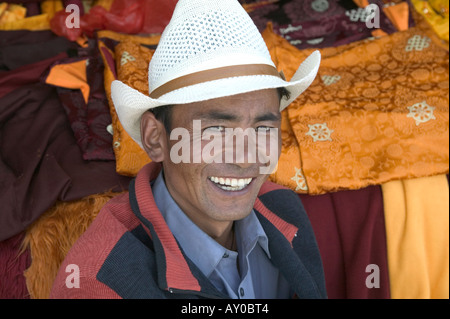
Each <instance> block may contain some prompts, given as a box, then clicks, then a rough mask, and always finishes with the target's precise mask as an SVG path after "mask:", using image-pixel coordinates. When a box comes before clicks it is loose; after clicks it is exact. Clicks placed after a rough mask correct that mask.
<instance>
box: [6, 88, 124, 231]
mask: <svg viewBox="0 0 450 319" xmlns="http://www.w3.org/2000/svg"><path fill="white" fill-rule="evenodd" d="M129 181H130V178H127V177H124V176H120V175H118V174H117V173H116V171H115V161H84V160H83V158H82V153H81V150H80V148H79V147H78V145H77V144H76V142H75V138H74V135H73V132H72V129H71V127H70V123H69V121H68V119H67V115H66V113H65V111H64V109H63V107H62V106H61V103H60V101H59V99H58V96H57V94H56V89H55V88H53V87H50V86H48V85H45V84H42V83H35V84H31V85H28V86H24V87H21V88H19V89H16V90H14V91H13V92H11V93H9V94H8V95H6V96H4V97H3V98H1V99H0V206H1V207H2V209H1V212H0V240H4V239H7V238H9V237H11V236H14V235H15V234H17V233H19V232H21V231H23V230H24V229H25V228H26V227H27V226H28V225H30V224H31V223H32V222H33V221H34V220H36V219H37V218H38V217H39V216H40V215H41V214H42V213H44V212H45V211H46V210H48V209H49V208H50V207H51V206H52V205H53V204H54V203H55V202H56V201H57V200H61V201H70V200H77V199H80V198H83V197H85V196H88V195H92V194H98V193H103V192H106V191H123V190H126V189H128V183H129Z"/></svg>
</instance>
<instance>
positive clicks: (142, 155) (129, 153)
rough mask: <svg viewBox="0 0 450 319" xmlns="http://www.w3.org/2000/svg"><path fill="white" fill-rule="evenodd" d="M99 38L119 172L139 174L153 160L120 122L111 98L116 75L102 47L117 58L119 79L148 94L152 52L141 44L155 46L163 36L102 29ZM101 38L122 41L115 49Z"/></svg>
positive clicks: (128, 174) (126, 174) (129, 174)
mask: <svg viewBox="0 0 450 319" xmlns="http://www.w3.org/2000/svg"><path fill="white" fill-rule="evenodd" d="M98 37H99V39H100V40H99V49H100V52H101V54H102V57H103V61H104V64H105V71H104V75H105V80H104V81H105V90H106V95H107V97H108V102H109V106H110V113H111V118H112V126H113V149H114V155H115V157H116V171H117V173H119V174H121V175H125V176H136V174H137V172H139V170H140V169H141V167H143V166H144V165H145V164H147V163H149V162H150V159H149V157H148V155H147V153H146V152H145V151H144V150H143V149H142V148H141V147H140V146H139V145H138V144H137V143H136V142H134V141H133V139H132V138H131V137H130V136H129V135H128V133H127V132H126V131H125V130H124V129H123V127H122V125H121V123H120V121H119V118H118V116H117V113H116V111H115V109H114V104H113V102H112V100H111V83H112V81H113V80H115V79H116V78H115V76H114V73H113V71H112V70H111V68H110V67H109V65H108V63H107V61H106V58H105V55H104V53H103V52H102V50H106V51H108V52H109V54H110V55H111V56H112V57H113V58H114V59H115V61H116V70H117V76H118V79H120V80H121V81H123V82H124V83H126V84H128V85H130V86H131V87H133V88H135V89H137V90H139V91H141V92H143V93H144V94H147V95H148V77H147V74H148V63H149V62H150V59H151V56H152V54H153V53H152V52H151V50H149V49H147V48H145V47H143V46H141V45H140V44H147V45H156V44H157V43H158V42H159V39H160V36H153V37H139V36H130V35H124V34H118V33H115V32H112V31H101V32H99V36H98ZM101 38H110V39H114V40H116V41H120V43H119V44H118V45H117V46H116V49H115V52H113V51H112V50H110V49H109V48H107V47H106V45H105V44H104V43H103V42H102V40H101ZM125 52H126V53H125ZM122 62H123V64H122Z"/></svg>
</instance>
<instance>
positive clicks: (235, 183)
mask: <svg viewBox="0 0 450 319" xmlns="http://www.w3.org/2000/svg"><path fill="white" fill-rule="evenodd" d="M209 179H210V180H211V181H212V182H213V183H215V184H216V185H217V186H218V187H220V188H222V189H223V190H227V191H239V190H242V189H244V188H245V187H247V185H248V184H250V183H251V181H252V178H222V177H215V176H211V177H210V178H209Z"/></svg>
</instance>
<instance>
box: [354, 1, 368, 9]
mask: <svg viewBox="0 0 450 319" xmlns="http://www.w3.org/2000/svg"><path fill="white" fill-rule="evenodd" d="M353 2H354V3H356V5H357V6H358V7H360V8H365V7H367V6H368V5H369V4H370V3H369V0H353Z"/></svg>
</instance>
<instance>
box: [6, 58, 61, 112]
mask: <svg viewBox="0 0 450 319" xmlns="http://www.w3.org/2000/svg"><path fill="white" fill-rule="evenodd" d="M66 57H67V54H66V53H60V54H58V55H57V56H54V57H52V58H49V59H46V60H43V61H39V62H36V63H33V64H32V65H24V66H22V67H20V68H17V69H15V70H12V71H0V98H1V97H3V96H5V95H6V94H8V93H9V92H11V91H14V90H15V89H17V88H20V87H21V86H24V85H27V84H30V83H35V82H36V81H37V80H38V79H39V78H40V76H41V75H42V74H43V73H44V72H45V71H46V70H47V69H48V67H49V66H50V65H51V64H52V63H53V62H55V61H58V60H60V59H64V58H66ZM0 107H3V105H1V106H0Z"/></svg>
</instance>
